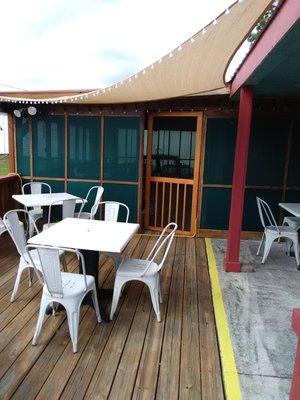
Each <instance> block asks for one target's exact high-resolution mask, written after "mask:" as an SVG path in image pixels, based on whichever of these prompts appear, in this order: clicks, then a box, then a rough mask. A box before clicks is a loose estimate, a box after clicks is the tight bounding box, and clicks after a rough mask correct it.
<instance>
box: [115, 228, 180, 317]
mask: <svg viewBox="0 0 300 400" xmlns="http://www.w3.org/2000/svg"><path fill="white" fill-rule="evenodd" d="M169 230H170V232H169V233H168V234H167V235H166V236H165V234H166V232H167V231H169ZM176 230H177V224H175V223H174V222H171V223H169V224H168V225H167V226H166V227H165V228H164V230H163V232H162V233H161V235H160V236H159V238H158V240H157V242H156V243H155V245H154V247H153V248H152V250H151V252H150V254H149V255H148V257H147V258H146V260H141V259H133V258H125V259H124V260H123V261H122V262H121V264H120V265H119V268H118V269H117V271H116V279H115V285H114V294H113V300H112V305H111V311H110V319H113V316H114V313H115V311H116V309H117V306H118V302H119V298H120V295H121V293H122V287H123V285H125V284H126V283H127V282H130V281H133V280H135V281H136V280H137V281H141V282H144V283H145V284H146V285H147V286H148V288H149V290H150V295H151V300H152V305H153V308H154V311H155V314H156V318H157V321H158V322H160V321H161V316H160V309H159V303H162V296H161V291H160V282H159V275H160V270H161V269H162V267H163V264H164V262H165V259H166V257H167V254H168V252H169V249H170V246H171V243H172V240H173V238H174V235H175V232H176ZM164 246H165V249H164V253H163V255H162V258H161V261H160V263H159V264H157V263H156V262H155V259H156V258H158V256H159V255H161V253H160V252H161V251H162V249H163V248H164Z"/></svg>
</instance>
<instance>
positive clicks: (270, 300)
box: [212, 239, 300, 400]
mask: <svg viewBox="0 0 300 400" xmlns="http://www.w3.org/2000/svg"><path fill="white" fill-rule="evenodd" d="M212 245H213V249H214V253H215V256H216V262H217V265H218V271H219V277H220V282H221V287H222V293H223V298H224V303H225V307H226V312H227V316H228V322H229V325H230V330H231V337H232V342H233V347H234V351H235V357H236V364H237V369H238V373H239V378H240V383H241V389H242V393H243V399H244V400H271V399H272V400H285V399H288V396H289V390H290V383H291V375H292V370H293V365H294V356H295V350H296V336H295V335H294V332H293V331H292V329H291V314H292V309H293V308H294V307H300V271H298V270H297V267H296V262H295V259H294V258H293V257H287V256H286V255H285V246H284V244H278V243H275V244H273V246H274V247H272V249H271V252H270V255H269V257H268V258H267V260H266V263H265V264H264V265H263V264H261V263H260V261H261V257H260V256H256V251H257V248H258V242H256V241H243V242H242V253H241V254H242V257H241V260H242V261H243V263H244V264H246V265H249V266H253V267H254V268H255V271H254V272H243V273H240V274H236V273H225V272H224V271H223V259H224V255H225V248H226V240H221V239H214V240H212Z"/></svg>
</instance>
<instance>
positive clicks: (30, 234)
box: [28, 220, 34, 238]
mask: <svg viewBox="0 0 300 400" xmlns="http://www.w3.org/2000/svg"><path fill="white" fill-rule="evenodd" d="M28 230H29V238H31V237H32V236H33V233H34V225H33V223H32V222H31V221H30V220H29V227H28Z"/></svg>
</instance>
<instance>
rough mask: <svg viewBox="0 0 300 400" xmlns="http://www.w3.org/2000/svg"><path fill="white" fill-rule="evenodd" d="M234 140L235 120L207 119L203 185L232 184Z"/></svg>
mask: <svg viewBox="0 0 300 400" xmlns="http://www.w3.org/2000/svg"><path fill="white" fill-rule="evenodd" d="M235 139H236V120H235V119H232V118H209V119H208V120H207V128H206V145H205V166H204V178H203V179H204V183H215V184H231V183H232V175H233V163H234V154H235Z"/></svg>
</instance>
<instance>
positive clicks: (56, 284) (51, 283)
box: [26, 245, 87, 298]
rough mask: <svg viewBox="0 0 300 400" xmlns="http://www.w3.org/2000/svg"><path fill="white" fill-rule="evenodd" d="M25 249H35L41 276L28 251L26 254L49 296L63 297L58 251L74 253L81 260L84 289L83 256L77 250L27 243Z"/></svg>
mask: <svg viewBox="0 0 300 400" xmlns="http://www.w3.org/2000/svg"><path fill="white" fill-rule="evenodd" d="M26 250H37V252H38V257H39V262H40V266H41V270H42V272H43V276H41V274H40V273H39V270H38V269H37V267H36V265H35V263H34V260H33V259H32V257H31V255H30V252H29V251H28V255H29V258H30V261H31V263H32V265H33V267H34V269H35V272H36V274H37V276H38V278H39V280H40V281H41V283H42V284H45V285H46V287H47V290H48V292H49V293H50V295H51V296H53V297H57V298H62V297H63V285H62V276H61V270H60V258H59V253H60V251H63V252H65V251H67V252H71V253H74V254H76V255H77V258H78V259H80V260H81V265H82V272H83V275H84V283H85V290H86V289H87V282H86V271H85V263H84V258H83V256H82V254H81V253H80V252H79V251H78V250H74V249H68V248H64V247H49V246H39V245H27V246H26Z"/></svg>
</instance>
